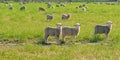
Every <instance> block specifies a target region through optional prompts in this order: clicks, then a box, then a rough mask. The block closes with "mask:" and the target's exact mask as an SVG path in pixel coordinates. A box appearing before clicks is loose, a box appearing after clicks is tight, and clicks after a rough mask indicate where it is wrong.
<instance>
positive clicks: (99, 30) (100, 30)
mask: <svg viewBox="0 0 120 60" xmlns="http://www.w3.org/2000/svg"><path fill="white" fill-rule="evenodd" d="M111 29H112V22H111V21H108V22H107V23H106V25H105V26H102V25H96V26H95V28H94V30H95V31H94V36H95V37H96V34H105V35H106V38H108V34H109V32H110V31H111Z"/></svg>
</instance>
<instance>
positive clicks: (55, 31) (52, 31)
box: [44, 23, 62, 44]
mask: <svg viewBox="0 0 120 60" xmlns="http://www.w3.org/2000/svg"><path fill="white" fill-rule="evenodd" d="M56 25H57V27H56V28H52V27H47V28H45V35H44V40H45V41H44V42H45V43H47V40H48V37H49V36H55V37H56V42H57V44H59V37H60V34H61V31H62V24H61V23H57V24H56Z"/></svg>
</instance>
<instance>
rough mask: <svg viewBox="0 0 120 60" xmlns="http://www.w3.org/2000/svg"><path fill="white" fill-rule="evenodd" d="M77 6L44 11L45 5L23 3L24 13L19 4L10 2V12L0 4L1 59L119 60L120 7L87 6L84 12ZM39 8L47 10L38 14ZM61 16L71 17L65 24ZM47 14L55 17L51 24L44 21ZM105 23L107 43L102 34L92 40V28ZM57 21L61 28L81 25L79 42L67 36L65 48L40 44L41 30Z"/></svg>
mask: <svg viewBox="0 0 120 60" xmlns="http://www.w3.org/2000/svg"><path fill="white" fill-rule="evenodd" d="M80 4H81V3H73V4H67V6H66V7H55V8H47V6H46V5H45V4H44V3H29V4H25V6H26V7H27V9H26V10H25V11H20V10H19V8H20V6H21V5H19V4H18V3H13V7H14V8H13V10H9V9H8V8H9V6H4V4H2V3H0V41H1V45H0V60H120V47H119V46H120V41H119V40H120V28H119V26H120V22H119V20H120V5H105V4H101V5H95V4H92V3H90V4H88V5H87V6H88V9H87V11H86V12H84V11H82V10H81V9H75V7H76V6H78V5H80ZM53 5H55V4H54V3H53ZM39 6H42V7H44V8H45V9H46V10H47V11H46V12H38V7H39ZM63 13H70V14H71V15H72V16H71V18H70V19H69V20H68V21H62V20H61V15H62V14H63ZM47 14H53V15H54V19H53V20H52V21H51V22H47V21H46V15H47ZM107 21H112V22H113V27H112V31H111V32H110V35H109V39H108V40H106V39H105V35H99V37H98V38H97V39H94V37H93V33H94V26H95V25H96V24H102V25H104V24H105V23H106V22H107ZM59 22H60V23H62V24H63V27H64V26H71V27H73V25H74V24H75V23H80V24H81V31H80V34H79V36H78V37H77V41H78V42H76V44H74V43H73V42H71V41H73V38H72V37H67V41H66V42H68V43H67V44H65V45H55V44H51V45H42V44H41V43H40V42H41V41H42V40H43V36H44V28H45V27H47V26H51V27H55V25H56V23H59ZM60 39H61V38H60ZM49 41H55V38H54V37H49ZM96 41H97V42H96ZM90 42H96V43H90ZM22 43H25V45H23V44H22ZM80 43H82V44H80ZM12 44H17V45H12ZM21 44H22V45H21Z"/></svg>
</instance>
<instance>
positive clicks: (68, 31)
mask: <svg viewBox="0 0 120 60" xmlns="http://www.w3.org/2000/svg"><path fill="white" fill-rule="evenodd" d="M74 26H75V27H74V28H71V27H63V28H62V40H63V41H65V36H73V37H74V41H76V37H77V35H79V31H80V24H79V23H76V24H75V25H74Z"/></svg>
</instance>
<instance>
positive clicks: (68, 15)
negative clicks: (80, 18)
mask: <svg viewBox="0 0 120 60" xmlns="http://www.w3.org/2000/svg"><path fill="white" fill-rule="evenodd" d="M70 16H71V15H70V14H62V20H66V19H69V18H70Z"/></svg>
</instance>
